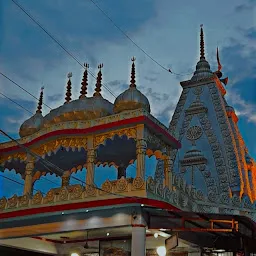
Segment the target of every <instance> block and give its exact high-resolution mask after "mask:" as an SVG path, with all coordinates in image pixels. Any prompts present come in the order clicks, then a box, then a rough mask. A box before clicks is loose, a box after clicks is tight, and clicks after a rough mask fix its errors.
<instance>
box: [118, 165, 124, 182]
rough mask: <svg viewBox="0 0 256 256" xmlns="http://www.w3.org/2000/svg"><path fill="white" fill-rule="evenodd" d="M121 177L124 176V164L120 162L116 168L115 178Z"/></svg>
mask: <svg viewBox="0 0 256 256" xmlns="http://www.w3.org/2000/svg"><path fill="white" fill-rule="evenodd" d="M122 177H124V178H126V166H124V165H123V164H120V166H118V168H117V179H118V180H119V179H121V178H122Z"/></svg>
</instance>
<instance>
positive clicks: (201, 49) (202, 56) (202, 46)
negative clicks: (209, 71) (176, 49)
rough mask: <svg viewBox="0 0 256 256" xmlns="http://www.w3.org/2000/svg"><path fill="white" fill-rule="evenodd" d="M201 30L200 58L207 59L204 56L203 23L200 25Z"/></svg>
mask: <svg viewBox="0 0 256 256" xmlns="http://www.w3.org/2000/svg"><path fill="white" fill-rule="evenodd" d="M200 27H201V31H200V60H201V59H205V56H204V30H203V24H201V25H200Z"/></svg>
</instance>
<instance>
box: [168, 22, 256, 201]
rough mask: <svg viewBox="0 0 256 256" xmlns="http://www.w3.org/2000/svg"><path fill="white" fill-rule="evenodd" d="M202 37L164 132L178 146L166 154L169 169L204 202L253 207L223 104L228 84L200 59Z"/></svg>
mask: <svg viewBox="0 0 256 256" xmlns="http://www.w3.org/2000/svg"><path fill="white" fill-rule="evenodd" d="M204 47H205V46H204V31H203V27H202V26H201V30H200V60H199V61H198V63H197V65H196V71H195V72H194V74H193V76H192V78H191V79H190V80H187V81H183V82H181V83H180V84H181V86H182V88H183V91H182V94H181V96H180V99H179V101H178V104H177V106H176V109H175V112H174V115H173V117H172V120H171V122H170V126H169V130H170V132H171V133H172V134H173V135H174V136H175V137H176V138H177V139H178V140H179V141H180V142H181V144H182V148H181V149H180V150H172V152H171V159H172V168H173V170H174V171H175V172H176V173H178V174H180V175H181V176H183V177H184V178H185V179H186V181H187V182H188V183H190V184H191V185H192V186H195V187H196V188H197V189H201V190H202V192H203V193H204V194H205V195H206V196H207V197H208V198H209V200H210V201H212V202H216V200H217V199H218V198H219V199H220V200H221V202H225V201H226V200H227V199H228V197H232V196H233V195H235V194H236V195H239V196H240V197H242V196H248V197H249V198H250V200H251V201H255V194H254V191H255V189H254V180H255V177H254V176H255V175H254V173H252V169H253V168H250V162H253V163H254V161H253V160H252V159H251V158H250V157H249V155H248V152H247V150H246V146H245V143H244V141H243V139H242V136H241V134H240V132H239V129H238V126H237V122H238V118H237V116H236V113H235V110H234V108H233V107H231V106H229V105H228V104H227V102H226V99H225V94H226V89H225V86H226V84H227V82H228V79H227V78H225V79H221V77H222V72H221V69H222V66H221V64H220V61H219V54H218V49H217V62H218V71H216V72H212V71H211V69H210V65H209V63H208V61H207V60H206V58H205V48H204Z"/></svg>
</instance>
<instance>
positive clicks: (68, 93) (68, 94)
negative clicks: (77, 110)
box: [65, 72, 72, 104]
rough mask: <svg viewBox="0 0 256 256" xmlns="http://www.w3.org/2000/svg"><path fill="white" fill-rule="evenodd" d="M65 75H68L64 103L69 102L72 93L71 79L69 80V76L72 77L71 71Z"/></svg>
mask: <svg viewBox="0 0 256 256" xmlns="http://www.w3.org/2000/svg"><path fill="white" fill-rule="evenodd" d="M67 77H68V82H67V92H66V98H65V100H66V101H65V104H66V103H69V102H70V101H71V95H72V93H71V88H72V87H71V80H70V78H71V77H72V73H71V72H69V73H68V75H67Z"/></svg>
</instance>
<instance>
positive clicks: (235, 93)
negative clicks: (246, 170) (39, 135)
mask: <svg viewBox="0 0 256 256" xmlns="http://www.w3.org/2000/svg"><path fill="white" fill-rule="evenodd" d="M17 2H18V3H20V4H21V5H22V6H23V7H24V8H25V9H26V10H27V11H29V12H30V13H31V14H32V16H33V17H34V18H35V19H36V20H38V21H39V22H40V24H42V25H43V26H44V27H45V28H46V29H47V30H48V31H49V32H50V33H51V34H53V35H54V37H56V38H57V40H59V41H60V42H61V44H62V45H64V46H65V47H66V48H67V49H68V51H69V52H71V53H72V54H73V55H74V56H75V57H76V58H77V59H78V60H79V61H80V62H81V63H84V62H87V63H89V64H90V71H91V72H92V73H93V74H96V73H97V66H98V64H99V63H103V64H104V67H103V70H102V72H103V82H104V84H105V85H107V87H108V88H109V89H110V90H111V91H112V92H114V95H116V96H117V95H118V94H119V93H121V92H122V91H123V90H124V89H125V88H126V87H127V86H128V83H129V80H130V67H131V61H130V59H131V58H132V57H133V56H135V57H136V73H137V75H136V80H137V86H138V88H139V89H140V90H141V91H142V92H143V93H144V94H145V95H146V96H147V97H148V98H149V101H150V104H151V109H152V114H153V115H154V116H156V117H157V118H158V119H159V120H161V121H162V122H163V123H164V124H165V125H166V126H168V125H169V121H170V119H171V116H172V114H173V111H174V108H175V106H176V104H177V101H178V98H179V96H180V93H181V86H180V85H179V82H180V81H183V80H187V79H190V77H191V75H187V74H188V73H191V72H193V71H194V70H195V65H196V62H197V61H198V58H199V28H200V24H204V32H205V41H206V46H205V48H206V58H207V60H208V61H209V63H210V65H211V69H212V70H213V71H214V70H216V68H217V64H216V47H217V46H218V47H219V52H220V59H221V62H222V66H223V73H224V76H228V77H229V84H228V86H227V95H226V98H227V101H228V103H229V105H232V106H233V107H234V108H235V110H236V113H237V114H238V116H239V128H240V130H241V133H242V135H243V138H244V140H245V142H246V144H247V146H248V148H249V151H250V154H251V155H252V156H253V157H254V158H256V143H255V142H254V136H255V135H254V131H255V129H256V111H255V109H256V83H255V78H256V72H255V71H256V61H255V60H256V26H255V25H256V0H226V1H221V0H215V1H205V0H195V1H191V0H183V1H169V0H140V1H137V0H123V1H117V0H108V1H104V0H95V2H97V4H98V5H99V6H100V7H101V8H102V9H103V10H104V11H105V12H106V13H107V14H108V15H109V16H110V17H111V19H112V20H113V21H114V22H115V24H117V25H118V26H119V27H120V28H121V29H122V30H123V31H125V32H126V33H127V35H129V37H130V38H131V39H132V40H133V41H134V42H135V43H136V44H137V45H139V46H140V47H141V48H142V49H143V50H144V51H145V52H146V53H148V54H149V55H150V56H151V57H152V58H153V59H154V60H155V61H157V62H158V63H160V64H161V65H162V66H163V67H166V68H167V69H168V68H171V70H172V71H173V72H175V73H177V74H179V75H174V74H171V73H169V72H167V71H166V70H164V69H163V68H161V67H160V66H159V65H157V64H156V63H155V62H154V61H152V60H151V59H150V58H149V57H148V56H147V55H146V54H145V53H144V52H143V51H141V50H140V49H138V47H136V46H135V45H134V44H133V43H132V42H131V41H129V40H128V39H127V37H126V36H124V35H123V34H122V33H121V32H120V31H119V30H118V29H117V28H116V27H115V26H114V25H113V24H112V23H111V22H110V21H109V20H108V19H107V18H106V17H105V16H104V15H103V14H102V13H101V12H100V11H99V9H97V8H96V6H95V5H94V4H93V3H92V2H91V1H90V0H76V1H71V0H55V1H52V0H37V1H33V0H19V1H17ZM0 28H1V37H0V70H1V72H2V73H4V74H5V75H7V76H8V77H10V78H11V79H12V80H14V81H15V82H17V83H19V84H20V85H22V86H23V87H24V88H25V89H26V90H28V91H29V92H31V93H32V94H34V95H36V96H38V95H39V91H40V88H41V86H42V85H43V86H44V87H45V91H44V102H45V103H46V104H47V105H49V106H51V107H52V108H54V107H57V106H59V105H61V104H63V102H64V98H65V96H64V95H65V87H66V81H67V73H68V72H72V74H73V77H72V86H73V90H72V97H73V99H75V98H78V96H79V91H80V83H81V78H82V72H83V69H82V68H81V66H80V65H79V64H78V63H77V62H76V61H74V59H72V58H71V57H70V56H69V55H68V54H67V53H65V52H64V51H63V49H61V48H60V47H59V46H58V45H57V44H56V43H55V42H53V41H52V40H51V39H50V38H49V36H47V35H46V34H45V33H44V32H43V31H42V30H41V29H40V28H39V27H38V26H37V25H36V24H35V23H33V22H32V21H31V20H30V19H29V18H28V17H27V16H26V15H25V14H24V13H23V12H22V11H21V10H20V9H19V8H17V6H16V5H15V4H14V3H13V2H12V1H11V0H5V1H4V0H0ZM89 86H90V88H89V95H91V94H92V93H93V90H94V86H95V79H94V78H93V77H91V76H90V77H89ZM0 93H4V94H5V95H7V96H8V97H10V98H11V99H14V100H15V101H16V102H18V103H19V104H21V105H22V106H24V107H26V108H27V109H29V110H30V111H32V112H34V111H35V110H36V105H37V102H36V101H35V100H34V99H33V98H32V97H31V96H30V95H28V94H27V93H25V92H24V91H22V90H21V89H19V88H18V87H16V86H15V85H14V84H12V83H11V82H10V81H8V80H6V79H5V78H4V77H3V76H1V75H0ZM103 96H104V97H105V98H107V99H108V100H110V101H111V102H114V99H115V98H114V97H113V95H111V94H110V93H109V92H108V91H107V90H106V89H104V88H103ZM48 112H49V109H47V107H45V106H44V107H43V114H47V113H48ZM30 116H31V114H30V113H27V112H26V111H25V110H23V109H21V108H19V107H18V106H16V105H15V104H13V103H12V102H10V101H9V100H8V99H6V98H4V97H2V96H1V95H0V128H1V129H3V130H5V131H6V132H8V133H9V134H10V135H12V136H14V137H15V138H18V137H19V136H18V130H19V126H20V125H21V124H22V122H23V121H24V120H25V119H27V118H29V117H30ZM5 140H6V138H4V137H3V136H1V137H0V141H5ZM4 175H5V176H8V177H12V178H15V179H19V180H20V181H21V182H22V180H21V178H20V177H16V176H15V174H14V172H8V173H7V172H5V173H4ZM50 178H51V179H53V178H52V177H50ZM1 179H2V178H1V177H0V181H1ZM56 179H57V178H56ZM2 182H3V180H2ZM2 184H5V186H10V184H12V183H11V182H9V183H8V182H7V181H6V180H5V181H4V183H2ZM6 184H8V185H6ZM0 186H1V183H0ZM17 186H18V185H17ZM38 186H39V185H38ZM0 196H1V193H0Z"/></svg>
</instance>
